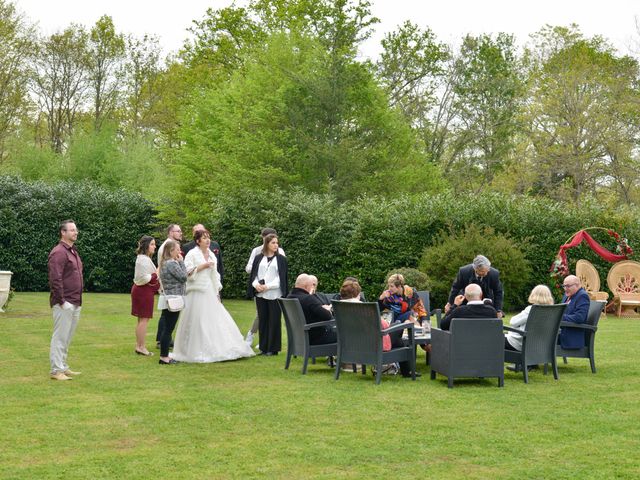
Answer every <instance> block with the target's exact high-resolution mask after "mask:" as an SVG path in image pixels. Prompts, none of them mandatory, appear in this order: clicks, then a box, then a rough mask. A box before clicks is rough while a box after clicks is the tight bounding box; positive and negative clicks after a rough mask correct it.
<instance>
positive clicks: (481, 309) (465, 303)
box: [440, 275, 590, 352]
mask: <svg viewBox="0 0 640 480" xmlns="http://www.w3.org/2000/svg"><path fill="white" fill-rule="evenodd" d="M563 289H564V291H565V294H564V296H563V298H562V303H567V308H566V310H565V312H564V314H563V316H562V320H563V321H565V322H572V323H585V322H586V321H587V315H588V313H589V303H590V298H589V294H588V293H587V291H586V290H585V289H584V288H582V285H581V282H580V279H579V278H578V277H576V276H575V275H569V276H567V277H566V278H565V279H564V283H563ZM528 303H529V305H528V306H527V307H526V308H525V309H524V310H523V311H522V312H520V313H518V314H517V315H514V316H513V317H512V318H511V320H510V321H509V323H510V325H511V326H512V327H513V328H517V329H520V330H524V329H525V327H526V325H527V319H528V317H529V312H530V311H531V307H532V306H533V305H553V304H554V303H555V302H554V299H553V295H552V294H551V290H549V287H547V286H546V285H536V286H535V287H534V288H533V290H531V293H530V294H529V298H528ZM498 317H499V315H498V311H497V310H496V309H495V308H494V307H493V305H492V302H491V301H490V300H487V299H483V297H482V289H481V288H480V286H479V285H477V284H475V283H470V284H469V285H467V286H466V287H465V289H464V295H458V296H456V297H455V299H454V302H453V304H452V305H451V308H450V309H449V312H448V313H447V315H446V316H445V318H444V319H443V320H442V322H441V323H440V328H441V329H442V330H449V328H450V326H451V320H453V319H454V318H498ZM584 341H585V337H584V330H581V329H576V328H571V327H566V326H565V327H563V328H561V329H560V335H559V337H558V343H559V344H560V345H561V346H562V347H563V348H566V349H575V348H581V347H583V346H584ZM504 348H505V349H506V350H513V351H518V352H519V351H522V335H519V334H518V333H516V332H508V333H507V335H506V336H505V339H504Z"/></svg>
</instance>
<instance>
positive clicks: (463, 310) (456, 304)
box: [440, 283, 498, 330]
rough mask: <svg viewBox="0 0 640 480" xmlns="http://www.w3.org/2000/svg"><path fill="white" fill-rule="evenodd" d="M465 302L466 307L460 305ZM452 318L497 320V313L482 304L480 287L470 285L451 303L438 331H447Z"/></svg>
mask: <svg viewBox="0 0 640 480" xmlns="http://www.w3.org/2000/svg"><path fill="white" fill-rule="evenodd" d="M465 300H466V301H467V303H466V305H462V303H463V302H464V301H465ZM454 318H498V312H497V310H496V309H495V308H493V306H492V305H487V304H485V303H484V301H483V300H482V288H481V287H480V285H477V284H475V283H470V284H469V285H467V286H466V287H465V289H464V295H458V296H457V297H456V298H455V300H454V301H453V305H452V306H451V309H450V310H449V313H447V316H446V317H444V319H443V320H442V322H440V329H441V330H449V327H450V326H451V320H453V319H454Z"/></svg>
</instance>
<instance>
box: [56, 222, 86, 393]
mask: <svg viewBox="0 0 640 480" xmlns="http://www.w3.org/2000/svg"><path fill="white" fill-rule="evenodd" d="M77 239H78V229H77V227H76V224H75V222H74V221H73V220H65V221H64V222H62V223H61V224H60V242H59V243H58V245H56V246H55V247H53V250H51V253H49V264H48V265H49V289H50V290H51V295H50V298H49V304H50V305H51V307H52V309H53V334H52V335H51V350H50V354H49V358H50V360H51V378H52V379H53V380H71V377H72V376H74V375H80V372H74V371H73V370H71V369H70V368H69V365H67V352H68V350H69V344H70V343H71V339H72V338H73V333H74V332H75V330H76V326H77V325H78V320H79V319H80V309H81V308H82V284H83V280H82V260H80V256H79V255H78V251H77V250H76V248H75V246H74V244H75V242H76V240H77Z"/></svg>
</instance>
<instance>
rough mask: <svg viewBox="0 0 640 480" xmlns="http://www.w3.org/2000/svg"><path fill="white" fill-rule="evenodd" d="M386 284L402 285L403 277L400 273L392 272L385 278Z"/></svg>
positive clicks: (397, 286)
mask: <svg viewBox="0 0 640 480" xmlns="http://www.w3.org/2000/svg"><path fill="white" fill-rule="evenodd" d="M387 285H393V286H394V287H396V288H399V287H404V277H403V276H402V275H401V274H400V273H394V274H393V275H389V278H387Z"/></svg>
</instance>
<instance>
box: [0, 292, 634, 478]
mask: <svg viewBox="0 0 640 480" xmlns="http://www.w3.org/2000/svg"><path fill="white" fill-rule="evenodd" d="M129 302H130V301H129V296H128V295H110V294H89V295H86V296H85V304H84V306H83V313H82V319H81V323H80V325H79V327H78V331H77V333H76V337H75V338H74V341H73V343H72V345H71V349H70V355H69V364H70V366H71V368H73V369H76V370H80V371H82V372H83V373H82V375H81V376H80V377H78V378H76V379H74V380H73V381H70V382H55V381H52V380H49V376H48V371H49V362H48V345H49V339H50V333H51V315H50V310H49V307H48V294H42V293H39V294H33V293H18V294H17V295H16V296H15V298H14V300H13V302H12V303H11V305H10V310H9V312H8V313H5V314H0V325H1V327H2V332H3V333H4V338H5V340H4V341H3V342H2V344H1V346H0V354H1V356H0V358H1V360H0V361H1V363H2V375H1V376H0V426H1V430H0V432H1V437H0V438H1V440H0V478H2V479H27V478H34V479H45V478H60V479H62V478H64V479H75V478H82V479H84V478H136V479H137V478H166V479H172V480H173V479H182V478H196V479H206V478H267V477H268V478H292V479H298V478H327V479H333V478H365V477H367V478H383V477H384V478H389V479H391V478H422V477H424V476H428V477H430V478H478V479H485V478H518V479H521V478H549V479H560V478H567V479H569V478H570V479H575V478H578V479H582V478H598V479H602V478H630V479H631V478H634V479H636V478H639V477H640V460H639V453H638V452H640V408H639V406H640V398H639V394H640V375H639V373H640V366H639V362H638V358H639V356H638V346H639V345H640V320H621V319H617V318H615V317H612V316H609V318H606V319H603V320H602V321H601V322H600V331H599V333H598V337H597V340H596V345H597V356H596V362H597V367H598V373H597V374H595V375H593V374H591V371H590V369H589V366H588V361H587V360H571V359H570V360H569V365H566V366H565V365H562V364H561V366H560V380H558V381H555V380H554V379H553V376H552V375H547V376H544V375H543V374H542V372H533V373H532V374H531V377H530V383H529V385H525V384H524V383H523V382H522V377H521V375H516V374H514V373H511V372H507V373H506V376H505V377H506V378H505V387H504V388H502V389H500V388H498V387H497V381H496V380H467V381H465V380H461V381H456V386H455V388H454V389H452V390H449V389H447V388H446V380H445V379H444V377H438V380H436V381H431V380H430V379H429V373H428V369H427V367H426V366H425V364H424V355H423V354H421V355H420V358H419V365H420V367H419V368H420V371H421V372H422V374H423V376H422V377H421V378H419V379H418V380H417V381H416V382H412V381H411V380H408V379H403V378H400V377H385V378H384V379H383V382H382V384H381V385H379V386H375V385H374V382H373V380H372V377H371V376H370V375H368V376H367V377H362V376H361V375H353V374H349V373H345V374H343V375H342V376H341V378H340V380H339V381H337V382H336V381H334V380H333V372H332V371H331V370H330V369H329V368H327V366H326V365H325V364H324V363H323V362H319V363H318V364H317V365H312V366H311V367H310V371H309V373H308V374H307V375H306V376H302V375H301V374H300V367H301V360H300V359H294V361H293V365H292V368H291V369H290V370H289V371H286V370H284V368H283V366H284V360H285V358H284V355H282V354H281V355H279V356H277V357H256V358H251V359H245V360H241V361H236V362H227V363H219V364H208V365H188V364H180V365H177V366H161V365H158V355H157V350H155V348H153V350H154V351H156V355H155V356H154V357H151V358H146V357H140V356H137V355H134V353H133V350H134V324H135V319H134V318H133V317H131V316H130V315H129V308H130V303H129ZM226 305H227V308H228V309H229V310H230V312H231V314H232V315H233V316H234V318H235V319H236V321H237V322H238V325H239V326H240V328H241V330H242V332H243V333H244V332H246V330H247V327H248V326H249V324H250V322H251V321H252V319H253V315H254V307H253V303H251V302H248V301H226ZM156 321H157V319H154V320H153V321H152V322H151V325H150V329H149V336H148V338H149V341H148V346H149V347H154V342H153V339H154V337H155V329H156V325H157V323H156ZM283 330H284V328H283ZM285 336H286V334H285Z"/></svg>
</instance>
